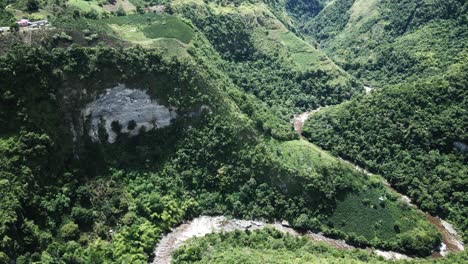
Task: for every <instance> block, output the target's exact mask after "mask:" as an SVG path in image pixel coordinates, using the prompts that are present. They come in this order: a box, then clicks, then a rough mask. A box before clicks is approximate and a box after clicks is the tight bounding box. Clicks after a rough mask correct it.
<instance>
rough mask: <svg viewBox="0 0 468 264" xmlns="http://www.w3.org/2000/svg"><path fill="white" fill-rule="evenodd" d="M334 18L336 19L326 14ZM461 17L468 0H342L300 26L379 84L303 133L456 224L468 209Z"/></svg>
mask: <svg viewBox="0 0 468 264" xmlns="http://www.w3.org/2000/svg"><path fill="white" fill-rule="evenodd" d="M345 3H347V4H346V5H345ZM329 13H331V15H330V14H329ZM333 16H341V19H339V20H336V21H334V22H333V21H329V20H327V19H328V18H329V17H333ZM466 18H467V4H466V3H465V2H464V1H418V2H414V1H343V2H340V3H339V2H336V3H334V4H330V5H329V6H327V7H326V8H325V9H323V10H322V11H321V13H319V14H318V15H316V16H315V17H314V18H312V19H311V20H309V21H307V22H306V23H304V27H303V30H304V31H305V32H310V33H311V34H312V35H313V36H315V37H316V38H317V39H318V40H319V41H320V43H321V46H322V47H323V49H324V50H325V51H326V52H327V54H329V55H330V56H331V57H332V58H333V60H334V61H336V62H337V63H338V64H339V65H341V66H342V67H343V68H344V69H346V70H347V71H348V72H350V73H352V74H353V75H354V76H356V77H357V78H359V79H361V80H363V81H364V82H365V83H367V84H368V85H370V86H373V87H375V88H376V89H375V91H372V92H371V93H370V94H369V95H367V96H360V97H356V98H354V99H353V100H351V101H350V102H348V103H346V104H343V105H340V106H337V107H334V108H330V109H327V110H326V111H324V112H322V113H320V114H318V115H315V116H313V117H312V118H311V119H310V121H309V123H308V124H306V128H305V134H306V135H307V138H309V139H310V140H311V141H313V142H315V143H317V144H319V145H320V146H322V147H324V148H326V149H330V150H333V152H334V153H336V154H338V155H340V156H343V157H346V158H349V159H350V160H353V161H355V162H356V163H358V164H361V165H362V166H364V167H366V168H369V169H370V170H371V171H374V172H377V173H380V174H382V175H383V176H384V177H386V178H387V179H388V180H389V181H390V182H391V183H392V184H394V186H395V187H396V188H397V189H399V190H401V191H402V192H404V193H407V194H408V195H409V196H410V197H411V198H412V199H413V200H414V201H415V202H416V203H417V204H419V205H420V206H421V208H422V209H423V210H425V211H428V212H431V213H433V214H437V215H439V216H441V217H448V218H449V219H450V220H452V221H454V222H455V223H456V224H457V225H458V226H459V227H460V229H461V230H466V226H467V222H466V219H467V216H468V215H467V214H468V211H466V206H465V205H464V204H465V202H466V201H465V200H464V198H462V197H465V196H466V191H465V189H466V188H465V187H464V186H466V184H467V179H466V176H465V175H466V149H465V148H464V146H466V144H467V133H466V128H465V124H466V123H467V120H466V118H465V117H466V109H467V104H466V98H467V93H466V89H465V87H466V85H467V83H466V81H467V76H466V67H467V59H466V58H467V50H468V49H467V44H466V43H468V42H467V40H468V35H467V32H468V28H467V24H466ZM337 21H345V22H343V23H340V24H339V23H338V22H337ZM332 22H333V23H332ZM322 25H325V26H322ZM319 29H320V30H319ZM464 236H465V238H466V233H465V234H464Z"/></svg>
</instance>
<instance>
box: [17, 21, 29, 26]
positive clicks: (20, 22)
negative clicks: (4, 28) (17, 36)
mask: <svg viewBox="0 0 468 264" xmlns="http://www.w3.org/2000/svg"><path fill="white" fill-rule="evenodd" d="M16 24H18V25H19V26H20V27H27V26H29V20H28V19H21V20H18V21H16Z"/></svg>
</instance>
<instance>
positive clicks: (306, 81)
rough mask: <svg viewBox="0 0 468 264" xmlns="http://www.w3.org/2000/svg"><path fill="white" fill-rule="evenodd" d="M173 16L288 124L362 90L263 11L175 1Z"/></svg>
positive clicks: (248, 6) (241, 84)
mask: <svg viewBox="0 0 468 264" xmlns="http://www.w3.org/2000/svg"><path fill="white" fill-rule="evenodd" d="M173 10H174V11H175V12H177V13H179V14H182V15H183V16H184V17H186V18H188V19H190V20H191V21H192V23H193V24H194V25H195V26H196V27H197V28H198V29H199V30H200V31H201V32H203V34H204V35H205V36H206V38H207V39H208V41H209V42H210V43H211V45H213V47H214V49H215V50H216V51H217V52H219V53H220V55H221V57H222V59H223V60H224V61H223V62H222V67H223V68H224V69H225V70H224V72H226V73H227V74H228V76H229V77H230V78H231V79H232V80H233V82H234V84H236V85H238V86H239V87H241V88H242V89H243V90H244V91H246V92H247V93H249V94H253V95H255V96H256V97H257V98H259V99H260V100H261V101H263V102H265V103H266V104H267V105H268V106H269V107H270V108H271V109H272V110H273V111H274V112H275V114H276V115H278V116H280V117H281V118H283V119H284V120H285V121H289V120H290V118H291V117H292V115H293V114H294V113H298V112H300V111H304V110H307V109H312V108H316V107H317V106H319V105H327V104H337V103H339V102H342V101H344V100H346V99H349V98H350V97H351V96H352V95H353V94H355V93H356V92H358V91H359V89H361V88H360V86H359V84H358V83H357V82H356V81H355V80H354V79H353V78H351V77H350V76H349V75H348V74H347V73H345V72H344V71H342V70H341V69H340V68H338V67H337V66H336V65H335V64H334V63H333V62H331V61H330V60H329V59H328V58H327V57H326V56H325V54H323V53H322V52H321V51H319V50H317V49H315V48H314V47H313V46H311V45H309V44H308V43H307V42H306V41H304V40H303V39H301V38H299V37H297V36H295V35H294V34H293V33H292V32H291V31H289V30H288V29H287V27H286V26H285V25H284V24H282V22H281V21H280V20H278V18H276V16H275V15H274V14H273V13H272V12H271V11H270V10H269V9H268V8H266V6H265V5H262V4H250V3H242V4H240V5H239V7H238V8H233V7H232V6H230V5H223V4H214V3H210V4H205V3H203V2H200V1H189V0H187V1H186V0H184V1H176V2H175V3H174V4H173ZM226 40H229V41H226Z"/></svg>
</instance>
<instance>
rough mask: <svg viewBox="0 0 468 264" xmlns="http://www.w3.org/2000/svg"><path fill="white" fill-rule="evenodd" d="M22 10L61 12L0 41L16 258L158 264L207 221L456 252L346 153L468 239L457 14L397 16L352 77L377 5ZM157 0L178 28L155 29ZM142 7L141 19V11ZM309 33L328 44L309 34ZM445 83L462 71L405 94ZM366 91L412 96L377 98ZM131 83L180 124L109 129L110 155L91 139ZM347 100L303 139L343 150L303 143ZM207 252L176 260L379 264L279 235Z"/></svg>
mask: <svg viewBox="0 0 468 264" xmlns="http://www.w3.org/2000/svg"><path fill="white" fill-rule="evenodd" d="M14 2H15V3H13V4H14V5H11V6H10V7H11V8H12V9H11V10H12V11H14V12H16V13H15V15H16V16H23V15H24V16H26V15H28V16H29V15H31V16H36V15H39V14H40V15H42V16H46V17H47V16H48V15H49V16H52V17H51V18H50V21H51V22H52V24H53V26H54V27H56V28H49V29H47V30H44V33H43V35H41V36H40V38H39V39H34V38H35V37H37V35H35V34H34V31H31V32H30V34H29V40H28V37H26V38H25V37H23V36H28V35H27V34H25V33H24V32H20V33H11V34H9V35H6V36H5V38H1V39H0V44H2V45H0V47H2V53H1V56H0V186H1V187H2V190H4V193H3V195H2V197H0V263H3V262H15V263H19V264H21V263H35V262H36V263H147V261H148V259H149V258H150V257H151V254H152V251H153V248H154V246H155V245H156V243H157V242H158V240H159V239H160V238H161V236H162V235H163V234H164V233H165V232H167V231H168V230H170V228H171V227H173V226H175V225H177V224H180V223H181V222H183V221H184V220H187V219H191V218H193V217H196V216H198V215H200V214H208V215H227V216H233V217H237V218H249V219H265V220H271V221H273V220H283V219H284V220H287V221H289V222H290V223H291V224H292V225H293V226H294V227H296V228H299V229H303V230H305V231H307V230H314V231H320V232H323V233H325V234H326V235H329V236H331V237H335V238H340V239H344V240H346V241H348V242H349V243H351V244H353V245H356V246H358V247H364V246H371V247H379V248H382V249H388V250H395V251H399V252H404V253H408V254H411V255H416V256H427V255H429V254H430V253H431V252H432V250H433V249H434V248H436V247H437V246H438V245H439V244H440V235H439V234H438V233H437V232H436V230H435V228H434V227H433V226H431V225H430V224H429V223H428V222H427V221H426V220H425V219H424V217H423V216H422V215H421V214H420V213H419V212H417V211H416V210H415V209H414V208H411V207H407V206H405V205H403V204H401V203H400V202H399V201H398V199H397V198H396V195H395V194H394V193H391V192H390V191H387V190H386V189H385V188H384V187H383V185H382V182H381V181H380V179H378V178H376V177H369V176H366V175H365V174H364V173H361V172H359V171H357V170H355V169H354V168H352V166H350V165H348V164H346V163H344V162H341V161H339V160H338V159H336V158H335V157H333V156H332V155H331V154H340V155H342V156H344V157H347V158H351V159H353V160H354V161H357V162H358V163H359V164H361V165H364V166H365V167H367V168H371V169H372V170H374V171H377V172H379V173H381V174H382V175H383V176H385V177H387V179H389V180H390V181H391V182H392V183H394V184H396V187H397V188H399V189H400V190H403V191H405V192H407V193H409V194H410V195H411V196H412V197H413V198H415V199H416V202H418V203H419V204H420V205H421V208H423V209H424V210H428V211H430V212H434V213H438V214H439V215H443V216H446V215H448V216H449V218H450V219H452V220H454V221H456V222H457V223H458V224H459V225H460V226H461V227H464V226H466V223H464V221H465V222H466V219H467V218H466V217H465V216H466V208H464V207H463V205H464V203H465V202H466V201H465V200H464V197H465V196H466V195H464V194H465V193H464V189H463V187H464V186H465V185H466V184H465V182H466V177H465V178H463V177H461V176H460V175H464V174H467V173H465V171H466V166H465V165H464V162H466V160H465V156H466V155H465V154H464V153H461V152H459V151H455V150H453V147H452V146H453V142H455V141H457V142H458V141H460V142H462V143H463V142H466V136H465V135H464V133H465V131H464V127H463V124H465V123H466V122H465V121H466V120H464V119H463V118H464V116H465V115H463V113H464V109H466V106H465V105H464V104H466V102H464V99H463V98H465V97H466V92H464V90H463V87H466V76H465V75H463V74H462V73H464V72H466V69H465V68H466V63H464V62H465V61H466V52H465V53H464V52H462V50H463V49H464V47H465V46H464V45H465V44H463V43H459V44H458V46H457V45H454V46H453V48H452V49H443V47H444V46H446V45H448V43H452V44H453V43H455V42H456V41H457V40H463V39H464V38H465V32H464V27H463V23H462V22H463V19H460V18H459V15H454V16H445V15H440V17H437V18H434V19H433V18H427V19H425V18H424V19H423V17H422V16H423V15H422V14H419V13H417V12H416V14H413V16H414V17H415V19H416V18H417V19H416V20H415V22H414V23H413V22H411V23H409V24H408V25H406V26H403V27H402V25H401V23H402V22H401V20H399V19H396V18H388V21H390V22H389V24H388V25H389V26H388V27H387V28H385V30H387V31H388V32H391V33H389V35H391V36H392V37H391V38H390V37H389V39H387V41H385V42H384V43H383V44H382V45H380V44H379V45H377V44H375V45H376V46H375V47H376V49H375V50H372V52H369V50H366V49H364V48H363V53H362V54H365V52H369V54H371V56H374V55H373V54H374V53H373V52H374V51H375V52H377V53H378V54H381V57H376V58H380V59H377V60H375V61H374V62H375V63H374V64H372V65H374V66H372V67H373V68H362V67H361V66H360V64H356V65H354V64H353V63H361V62H362V61H363V59H362V57H359V56H361V55H362V54H361V53H360V52H358V55H359V56H358V55H356V57H353V56H355V54H354V53H349V52H345V51H344V50H345V48H343V49H341V48H339V46H340V45H344V44H343V43H345V42H340V41H341V39H342V38H341V37H342V36H343V35H342V34H343V32H344V31H347V29H349V27H348V24H349V23H351V22H353V23H356V25H360V26H365V25H367V24H366V23H363V21H362V19H361V18H363V17H372V18H374V17H376V16H378V15H379V14H380V13H376V12H375V8H376V7H381V6H380V2H379V4H377V3H376V2H375V1H369V2H366V3H364V2H362V1H354V3H351V2H352V1H300V0H297V1H279V0H278V1H266V2H265V3H263V2H262V1H242V0H241V1H205V2H204V1H198V0H177V1H159V0H151V1H140V0H138V1H136V0H135V1H132V2H131V4H130V2H128V6H126V7H125V8H124V7H123V6H122V7H121V8H120V7H118V8H117V9H115V5H112V7H110V6H108V5H107V4H108V3H107V2H100V1H78V0H74V1H66V2H62V1H55V2H53V3H52V2H48V1H45V2H44V1H40V2H38V3H39V10H31V11H34V12H32V13H31V14H29V13H26V12H24V11H21V10H19V6H20V4H21V5H22V3H23V2H19V1H14ZM381 2H382V5H383V7H385V8H393V9H395V8H396V9H398V8H400V6H398V5H397V6H395V5H393V4H392V3H391V2H390V1H381ZM401 2H404V3H406V5H411V3H407V1H401ZM452 2H453V3H454V4H456V3H458V2H456V1H452ZM455 2H456V3H455ZM7 3H8V4H10V3H11V1H7ZM117 3H122V1H117ZM2 4H3V2H1V3H0V7H4V6H5V5H4V4H3V5H2ZM155 4H164V5H165V6H166V10H167V13H146V14H143V13H144V12H145V10H144V9H143V7H145V6H148V5H155ZM130 5H135V6H136V10H137V12H138V13H140V14H138V15H137V14H132V15H129V14H128V13H130V9H131V10H132V11H131V12H133V8H130ZM443 6H446V5H443ZM459 7H461V6H459ZM129 8H130V9H129ZM114 9H115V10H114ZM348 9H349V12H347V11H348ZM0 10H1V11H0V18H1V19H5V21H6V20H8V19H10V20H11V16H10V15H9V14H8V12H3V9H0ZM341 10H346V12H344V13H343V14H346V15H345V16H346V17H343V14H341ZM379 10H380V9H379ZM382 10H383V9H382ZM382 10H380V11H382ZM430 10H432V9H430ZM36 11H38V12H36ZM327 12H328V14H327ZM382 12H384V11H382ZM385 12H389V11H387V10H386V9H385ZM385 12H384V13H383V14H386V16H389V14H391V13H385ZM418 12H419V11H418ZM447 12H451V11H450V10H448V11H447ZM457 12H458V11H457ZM426 13H427V14H428V15H429V16H439V15H438V14H434V12H432V13H431V12H426ZM368 14H371V15H369V16H368ZM457 14H458V13H457ZM9 17H10V18H9ZM335 18H336V19H335ZM386 19H387V18H386ZM392 19H394V20H392ZM418 19H419V20H418ZM350 21H351V22H350ZM348 22H349V23H348ZM380 22H382V23H384V22H385V21H380ZM296 23H300V24H299V25H300V26H301V28H300V29H301V30H302V33H307V34H311V35H312V36H313V37H315V38H317V41H318V42H319V43H320V45H319V44H318V43H317V42H314V41H311V40H309V39H308V38H307V37H306V36H302V35H299V34H298V33H297V32H298V28H295V26H296V25H297V24H296ZM314 23H315V25H323V27H320V28H321V31H320V32H312V31H311V27H312V26H313V25H314ZM334 23H336V25H335V24H334ZM384 24H385V23H384ZM452 27H453V28H455V29H454V30H451V29H452ZM327 32H328V33H327ZM351 32H352V33H353V34H354V33H355V32H354V31H352V30H351ZM359 32H362V31H359ZM366 32H367V31H366ZM350 34H351V33H350ZM359 34H360V33H359ZM366 34H367V33H363V35H364V36H367V35H366ZM426 35H428V36H431V39H432V38H433V40H429V39H430V38H429V37H426ZM359 36H361V35H359ZM9 40H15V41H25V42H28V43H29V44H31V45H13V44H9V42H8V41H9ZM4 41H5V42H6V43H7V44H4ZM414 41H417V43H418V45H413V46H411V45H412V43H413V42H414ZM13 42H14V41H13ZM350 43H351V42H350ZM351 44H352V43H351ZM351 44H350V46H349V47H356V46H353V45H354V44H353V45H351ZM372 45H374V44H372ZM4 47H7V48H4ZM113 47H118V48H113ZM320 47H322V48H324V51H322V50H321V49H320ZM335 47H336V49H335ZM349 47H346V48H349ZM407 47H411V48H413V49H414V50H416V51H417V52H415V55H414V57H411V56H406V55H405V54H407V53H398V51H396V53H397V54H399V55H398V56H400V55H401V57H402V58H408V62H405V65H403V66H404V67H403V66H402V67H401V68H399V65H398V62H399V61H404V60H400V59H398V58H399V57H396V58H395V61H394V63H392V64H388V68H384V67H381V66H382V65H383V60H384V59H387V58H388V57H386V56H389V55H388V52H387V51H388V49H395V50H403V49H404V48H407ZM335 50H336V53H333V54H331V53H330V52H332V51H333V52H334V51H335ZM434 50H435V51H437V52H435V51H434ZM325 52H327V53H328V54H330V56H332V57H333V58H335V59H336V61H337V62H338V64H339V65H341V66H343V67H345V68H346V69H347V70H349V71H350V72H351V73H352V74H353V75H354V76H352V75H350V74H348V73H347V72H345V71H344V70H342V69H341V68H340V67H339V66H337V65H336V64H335V63H334V62H333V61H332V60H330V59H329V57H328V56H327V55H326V53H325ZM431 52H432V53H434V54H433V56H432V55H431V54H432V53H431ZM341 54H346V55H347V56H348V55H349V56H351V57H350V58H354V59H355V60H350V62H349V63H350V64H353V65H351V66H349V65H347V64H346V63H344V59H343V58H345V57H340V56H341ZM392 54H393V53H392ZM379 56H380V55H379ZM346 58H347V57H346ZM373 58H374V57H373ZM442 58H443V59H442ZM413 60H415V61H417V62H418V63H413V62H412V61H413ZM369 65H371V64H369ZM405 70H407V71H405ZM380 71H385V73H386V74H383V75H382V76H381V72H380ZM403 71H405V72H404V73H401V74H400V72H403ZM419 71H420V72H421V74H419ZM441 72H443V73H445V74H446V76H444V77H440V76H435V77H433V78H432V79H430V81H431V82H428V83H424V84H417V83H409V81H411V80H415V79H417V78H423V77H427V76H431V75H433V74H438V73H441ZM396 73H398V74H396ZM357 78H360V79H361V80H362V81H365V82H367V81H371V82H372V83H377V84H382V83H385V82H388V83H398V82H400V80H405V81H407V82H408V83H405V84H400V85H395V86H391V87H387V88H385V89H382V92H378V93H375V95H374V93H373V94H371V95H368V96H366V95H363V94H361V90H362V84H361V83H360V82H359V81H358V79H357ZM119 83H120V84H125V85H126V86H127V87H129V88H132V89H142V90H145V91H147V93H148V95H150V97H151V98H152V99H153V100H157V102H158V103H161V104H163V105H165V106H171V107H173V109H176V110H175V111H176V112H177V118H176V119H175V120H174V121H173V122H172V123H171V125H170V126H167V127H164V128H159V129H155V130H149V131H146V130H141V131H140V133H139V135H137V136H128V134H126V133H122V127H121V125H120V124H118V123H113V124H112V129H113V130H114V132H116V134H117V137H116V141H115V143H113V144H110V143H107V140H106V138H107V137H108V136H109V135H107V134H106V133H105V130H104V129H103V127H100V130H99V135H98V138H99V139H101V141H100V142H95V141H93V140H92V138H90V136H89V135H88V133H87V131H88V129H89V126H90V124H89V122H88V121H89V120H86V119H85V118H84V117H83V114H82V110H83V109H84V107H85V106H86V105H87V104H88V103H90V102H92V101H94V100H95V99H96V98H97V97H98V96H99V95H100V94H102V93H104V92H105V89H107V88H111V87H115V86H116V85H117V84H119ZM434 98H437V101H435V100H434ZM350 99H351V101H350V102H347V103H344V104H342V105H340V106H338V107H335V108H330V110H326V111H325V112H324V113H319V114H317V115H316V116H314V117H313V118H312V121H310V122H308V123H307V124H306V128H305V130H304V133H305V136H306V137H307V138H308V139H311V140H312V141H313V142H317V144H319V145H320V146H323V147H325V148H327V149H330V150H331V154H330V153H328V152H325V151H323V150H321V149H319V148H318V147H317V146H315V145H313V144H311V143H309V142H307V141H305V140H303V139H300V140H299V139H298V135H297V134H296V133H294V131H293V129H292V127H291V124H290V119H291V117H292V115H293V114H295V113H298V112H301V111H305V110H310V109H313V108H316V107H318V106H323V105H335V104H339V103H342V102H344V101H346V100H350ZM363 102H364V103H365V104H364V105H362V104H363ZM434 102H436V103H434ZM383 106H385V107H383ZM415 108H417V110H418V111H416V112H413V110H414V109H415ZM372 113H377V114H378V115H375V116H373V115H372ZM329 115H331V117H330V116H329ZM382 116H384V117H386V118H382ZM387 117H388V118H387ZM354 118H359V119H358V120H359V122H357V121H355V119H354ZM360 122H362V123H360ZM394 122H395V123H394ZM131 124H132V125H131V127H133V129H134V128H135V127H134V126H135V124H136V122H133V123H131ZM394 124H397V125H394ZM398 124H412V125H411V126H410V128H409V129H405V126H401V125H398ZM429 127H430V128H433V130H428V128H429ZM402 128H403V129H402ZM382 131H385V134H384V135H385V136H380V135H381V134H380V133H382ZM359 140H360V141H359ZM399 140H401V142H400V141H399ZM350 142H358V143H357V144H358V145H353V144H351V143H350ZM382 146H388V147H387V149H382ZM427 153H429V154H427ZM389 157H390V158H389ZM414 157H417V159H419V161H420V160H422V161H423V162H420V163H417V162H415V161H414ZM427 168H429V169H430V170H431V171H430V172H426V171H425V170H426V169H427ZM410 169H411V170H410ZM442 176H443V177H446V179H447V178H449V179H450V181H447V182H443V181H442V180H441V179H443V177H442ZM435 186H438V189H436V188H435ZM452 191H454V192H452ZM433 194H434V195H433ZM220 237H221V238H220ZM194 241H195V242H194V244H193V245H194V246H193V245H192V244H190V245H188V246H187V247H186V248H184V249H181V251H180V252H179V253H177V254H176V256H175V258H176V260H177V261H180V262H188V261H196V260H197V261H198V260H199V261H202V262H203V261H204V262H213V260H214V259H216V261H219V262H229V261H233V260H232V259H233V258H238V259H235V260H236V261H237V260H243V261H244V260H245V261H246V262H248V261H253V262H255V261H257V262H258V259H259V258H264V259H265V261H271V262H274V261H278V262H281V261H283V260H285V259H289V258H297V259H298V260H297V261H298V262H299V263H301V262H307V261H308V262H314V261H315V262H321V261H330V262H333V261H336V262H339V260H342V258H349V259H350V260H353V261H355V262H356V263H359V261H368V262H370V261H374V260H375V261H378V259H377V258H376V257H375V256H372V255H369V254H368V253H364V252H361V251H357V252H341V251H336V250H332V249H329V248H326V247H323V246H317V245H314V244H312V243H311V242H310V241H306V240H304V239H298V238H292V237H289V236H286V235H282V234H279V233H277V232H275V231H271V230H266V231H258V232H254V233H251V234H248V233H235V234H222V235H213V236H209V237H208V238H206V239H205V238H204V239H200V240H199V241H201V242H197V241H198V240H194ZM213 241H218V242H219V243H214V242H213ZM256 241H257V242H256ZM197 243H198V244H197ZM213 243H214V244H216V246H219V248H216V247H214V246H212V244H213ZM246 247H250V251H248V252H249V253H248V255H242V254H241V252H243V250H245V248H246ZM226 250H231V252H232V255H230V254H223V253H221V252H223V251H224V252H226ZM194 252H195V253H194ZM320 252H321V253H320ZM319 253H320V254H319ZM193 254H194V255H195V256H193ZM458 258H459V259H462V258H464V255H461V257H458ZM453 259H454V260H457V257H454V258H453ZM233 262H234V261H233Z"/></svg>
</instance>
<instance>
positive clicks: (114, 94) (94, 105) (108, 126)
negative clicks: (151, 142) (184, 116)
mask: <svg viewBox="0 0 468 264" xmlns="http://www.w3.org/2000/svg"><path fill="white" fill-rule="evenodd" d="M82 113H83V116H84V117H85V118H86V119H87V120H90V125H91V126H90V128H89V131H88V134H89V136H90V137H91V139H92V140H93V141H95V142H97V141H99V134H98V131H99V127H100V125H102V126H103V127H104V128H105V130H106V132H107V134H108V135H109V137H108V139H107V140H108V142H109V143H114V142H115V140H116V137H117V134H116V133H115V132H114V131H113V130H112V122H114V121H117V122H118V123H119V124H120V125H121V126H122V130H121V132H122V133H129V134H130V136H135V135H138V134H139V132H140V129H141V128H144V129H145V130H146V131H148V130H151V129H155V128H162V127H167V126H169V125H170V124H171V120H172V119H175V118H176V117H177V113H176V112H175V111H173V109H172V108H169V107H166V106H164V105H161V104H158V103H157V102H156V101H155V100H152V99H151V98H150V96H149V95H148V94H147V93H146V92H145V91H142V90H138V89H128V88H126V87H125V85H124V84H121V85H118V86H116V87H114V88H111V89H107V90H106V93H105V94H103V95H101V96H100V97H99V98H98V99H97V100H95V101H93V102H91V103H89V104H88V105H87V106H86V107H85V109H84V110H83V111H82ZM130 121H135V123H136V126H135V128H133V129H131V130H129V129H128V125H129V123H130Z"/></svg>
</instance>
